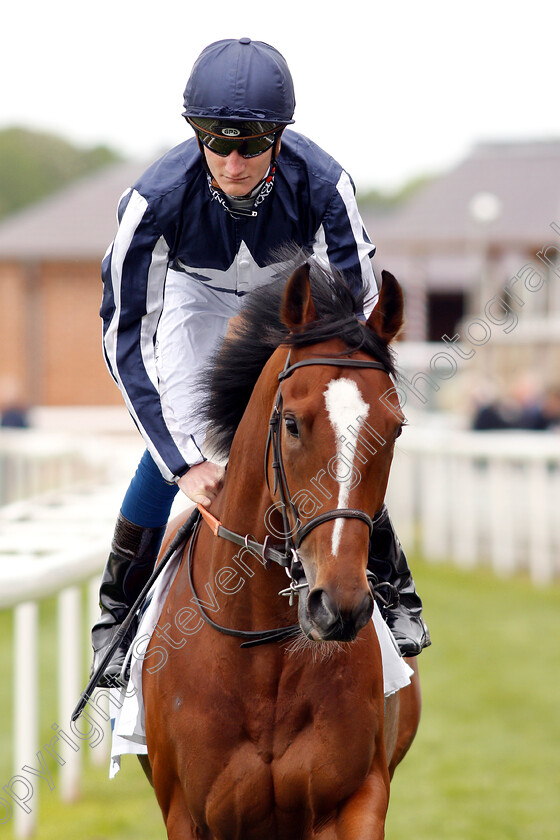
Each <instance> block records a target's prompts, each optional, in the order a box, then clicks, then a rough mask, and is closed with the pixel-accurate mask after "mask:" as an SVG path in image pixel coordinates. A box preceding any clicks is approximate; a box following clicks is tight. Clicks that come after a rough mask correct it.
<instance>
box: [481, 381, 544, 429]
mask: <svg viewBox="0 0 560 840" xmlns="http://www.w3.org/2000/svg"><path fill="white" fill-rule="evenodd" d="M485 390H486V394H485V398H484V399H482V400H480V399H479V405H478V407H477V409H476V410H475V412H474V416H473V420H472V426H471V427H472V429H474V430H475V431H490V430H499V429H525V430H526V431H535V432H536V431H547V430H550V429H557V430H559V431H560V386H554V387H550V388H548V389H547V390H546V391H544V393H542V392H541V391H540V390H539V389H538V388H537V386H536V383H535V381H534V380H533V379H532V378H531V377H530V376H528V375H523V376H521V377H519V379H517V380H516V381H515V383H514V384H513V386H512V388H511V389H510V392H509V394H508V395H507V396H505V397H501V396H498V395H497V393H495V391H494V392H492V393H489V392H488V388H486V389H485Z"/></svg>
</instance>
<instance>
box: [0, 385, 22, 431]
mask: <svg viewBox="0 0 560 840" xmlns="http://www.w3.org/2000/svg"><path fill="white" fill-rule="evenodd" d="M27 412H28V409H27V406H26V405H25V402H24V400H23V397H22V389H21V385H20V383H19V382H18V381H17V379H14V378H13V377H9V376H5V377H3V378H2V379H0V426H1V427H2V428H6V429H7V428H11V429H26V428H28V426H29V420H28V414H27Z"/></svg>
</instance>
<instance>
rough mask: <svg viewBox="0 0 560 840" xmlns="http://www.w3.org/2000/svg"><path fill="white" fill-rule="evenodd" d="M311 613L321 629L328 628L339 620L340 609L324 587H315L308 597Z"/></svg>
mask: <svg viewBox="0 0 560 840" xmlns="http://www.w3.org/2000/svg"><path fill="white" fill-rule="evenodd" d="M307 608H308V610H309V615H310V616H311V618H312V619H313V621H314V622H315V624H316V625H317V626H318V627H320V628H321V630H324V631H326V630H328V629H329V628H330V627H332V625H333V624H334V623H335V622H336V621H337V618H338V611H337V609H336V607H335V606H334V605H333V604H332V603H331V599H330V598H329V596H328V594H327V593H326V592H325V590H324V589H313V590H312V591H311V592H310V593H309V597H308V599H307Z"/></svg>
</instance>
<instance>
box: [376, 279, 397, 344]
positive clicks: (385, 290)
mask: <svg viewBox="0 0 560 840" xmlns="http://www.w3.org/2000/svg"><path fill="white" fill-rule="evenodd" d="M403 323H404V297H403V293H402V289H401V287H400V285H399V283H398V282H397V280H395V278H394V277H393V275H392V274H390V273H389V272H388V271H382V272H381V289H380V291H379V298H378V300H377V303H376V304H375V306H374V308H373V311H372V313H371V315H370V316H369V318H368V321H367V325H368V327H369V328H370V330H373V332H375V333H377V335H378V336H379V337H380V338H382V339H383V341H384V342H386V343H387V344H389V342H391V341H392V340H393V339H394V338H395V336H396V335H398V333H399V331H400V329H401V327H402V325H403Z"/></svg>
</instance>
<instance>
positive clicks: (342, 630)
mask: <svg viewBox="0 0 560 840" xmlns="http://www.w3.org/2000/svg"><path fill="white" fill-rule="evenodd" d="M307 610H308V614H309V618H310V619H311V620H312V622H313V624H314V625H315V626H316V628H317V629H318V630H319V631H320V632H321V634H322V635H323V637H324V638H329V639H338V640H341V641H342V640H346V641H350V640H351V639H354V638H355V637H356V634H357V633H358V632H359V631H360V630H361V629H362V627H365V625H366V624H367V623H368V621H369V620H370V618H371V616H372V613H373V598H372V596H371V594H370V593H369V592H366V593H364V596H363V598H362V599H361V600H360V601H359V602H358V603H357V604H354V605H353V607H352V608H350V609H348V610H346V611H341V609H340V608H339V606H338V605H337V604H336V603H335V602H334V601H333V600H332V599H331V597H330V595H329V594H328V592H327V591H326V590H324V589H320V588H317V589H313V590H312V591H311V592H310V593H309V597H308V599H307Z"/></svg>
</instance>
